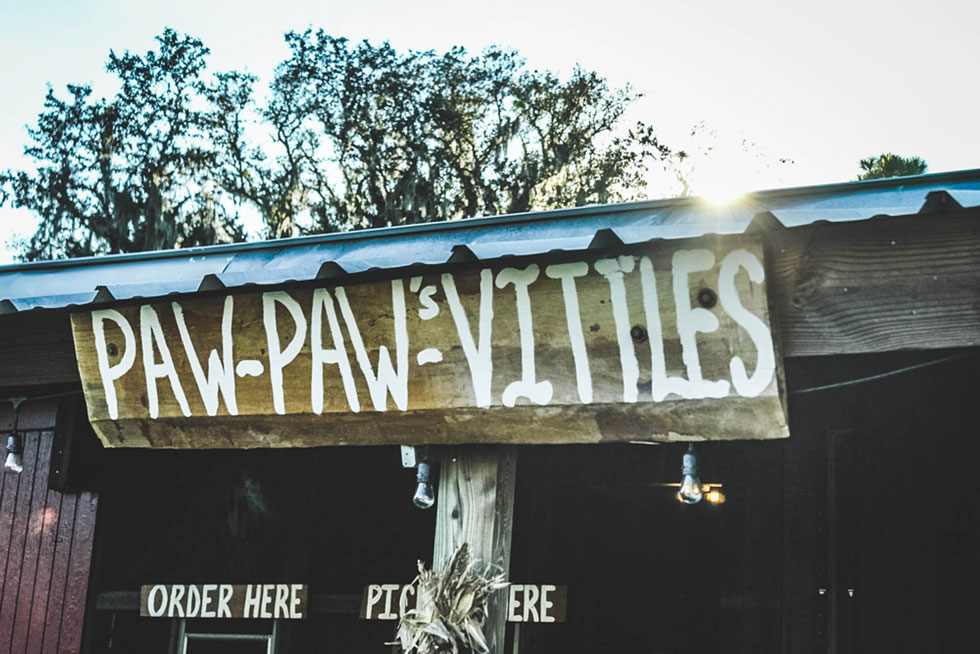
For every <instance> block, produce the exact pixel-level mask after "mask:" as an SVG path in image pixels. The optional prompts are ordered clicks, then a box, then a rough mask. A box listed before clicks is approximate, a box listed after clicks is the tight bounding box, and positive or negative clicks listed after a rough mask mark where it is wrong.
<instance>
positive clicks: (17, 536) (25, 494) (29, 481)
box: [0, 432, 46, 637]
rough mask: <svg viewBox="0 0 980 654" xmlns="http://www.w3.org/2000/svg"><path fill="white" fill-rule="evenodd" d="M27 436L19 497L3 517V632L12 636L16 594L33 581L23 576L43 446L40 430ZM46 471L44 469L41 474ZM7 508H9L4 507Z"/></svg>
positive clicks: (0, 611)
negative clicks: (6, 531) (6, 529)
mask: <svg viewBox="0 0 980 654" xmlns="http://www.w3.org/2000/svg"><path fill="white" fill-rule="evenodd" d="M23 437H24V471H23V472H22V473H20V475H19V476H20V480H19V483H18V484H17V486H16V497H15V498H14V502H13V506H12V507H11V509H12V510H11V512H10V513H9V514H7V513H4V515H3V518H4V520H8V519H9V520H10V521H11V524H12V529H11V534H10V542H9V545H8V547H7V551H6V552H5V555H6V568H7V574H6V576H5V577H4V580H3V588H2V595H3V599H2V601H0V634H10V635H11V637H12V634H13V631H14V626H15V618H16V615H17V609H18V602H17V596H18V593H19V592H20V588H21V585H22V584H24V583H25V581H26V582H33V578H32V579H29V580H26V579H24V575H23V574H22V571H23V564H24V556H25V554H27V553H28V551H29V549H30V547H29V531H30V527H29V522H30V520H29V518H30V510H31V496H32V495H33V493H34V475H35V472H36V467H37V459H38V453H39V446H40V441H41V438H40V434H38V433H37V432H27V433H25V434H24V435H23ZM44 473H46V470H44V471H42V474H44ZM4 508H6V507H4Z"/></svg>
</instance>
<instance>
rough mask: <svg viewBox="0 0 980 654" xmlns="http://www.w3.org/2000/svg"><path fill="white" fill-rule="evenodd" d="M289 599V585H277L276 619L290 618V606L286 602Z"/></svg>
mask: <svg viewBox="0 0 980 654" xmlns="http://www.w3.org/2000/svg"><path fill="white" fill-rule="evenodd" d="M287 599H289V585H288V584H278V585H276V609H275V611H274V613H275V615H273V617H275V618H288V617H289V605H288V604H286V600H287Z"/></svg>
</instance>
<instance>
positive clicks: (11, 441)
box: [3, 397, 27, 475]
mask: <svg viewBox="0 0 980 654" xmlns="http://www.w3.org/2000/svg"><path fill="white" fill-rule="evenodd" d="M26 399H27V398H26V397H12V398H10V403H11V404H12V405H13V406H14V431H13V433H11V434H10V435H9V436H7V458H6V459H5V460H4V462H3V469H4V470H5V471H7V472H13V473H15V474H18V475H19V474H20V473H22V472H24V439H23V438H22V437H21V435H20V434H19V433H18V432H17V424H18V421H19V420H20V405H21V404H23V403H24V401H25V400H26Z"/></svg>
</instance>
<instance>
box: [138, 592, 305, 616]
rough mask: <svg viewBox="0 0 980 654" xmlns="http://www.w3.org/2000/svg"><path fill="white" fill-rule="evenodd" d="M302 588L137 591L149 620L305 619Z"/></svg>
mask: <svg viewBox="0 0 980 654" xmlns="http://www.w3.org/2000/svg"><path fill="white" fill-rule="evenodd" d="M308 595H309V592H308V590H307V587H306V585H305V584H247V585H246V584H242V585H232V584H171V585H168V584H156V585H148V586H142V587H141V588H140V615H141V616H143V617H149V618H274V619H298V618H305V617H306V615H307V610H306V609H307V600H308Z"/></svg>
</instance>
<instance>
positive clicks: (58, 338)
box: [0, 311, 80, 387]
mask: <svg viewBox="0 0 980 654" xmlns="http://www.w3.org/2000/svg"><path fill="white" fill-rule="evenodd" d="M79 381H80V379H79V376H78V364H77V362H76V361H75V346H74V343H73V341H72V335H71V322H70V321H69V318H68V312H67V311H44V312H41V311H34V312H30V313H25V314H13V315H7V316H0V386H16V387H23V386H35V385H47V384H77V383H79Z"/></svg>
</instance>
